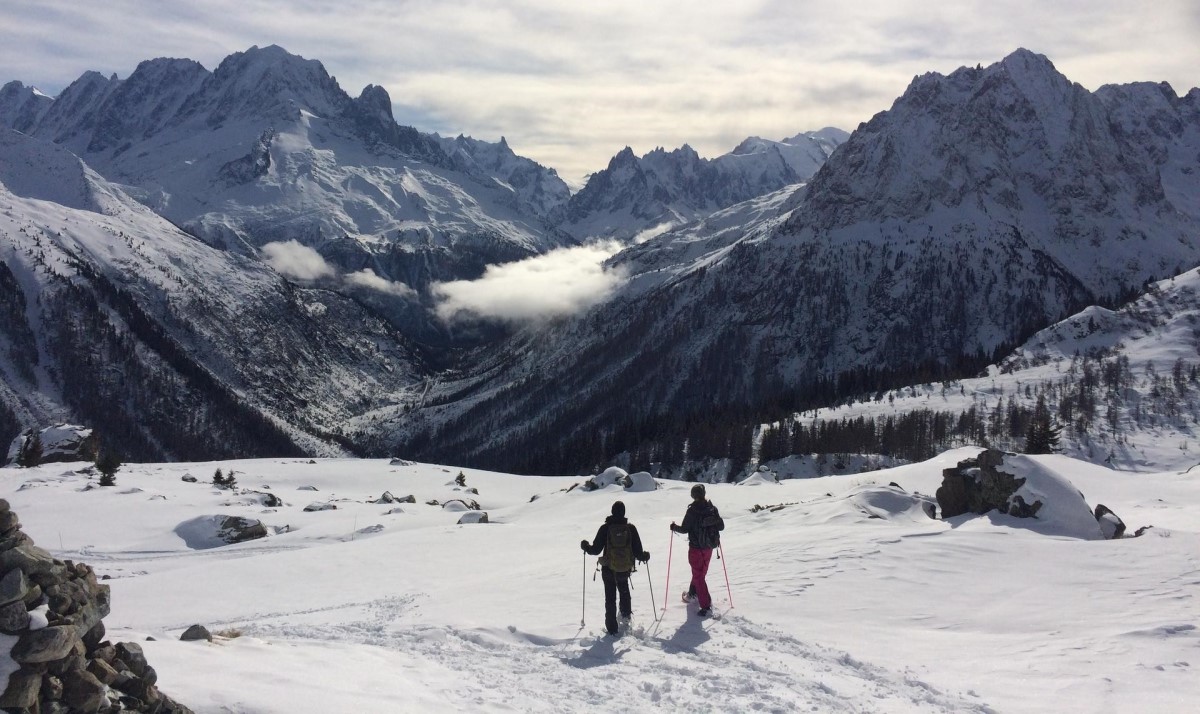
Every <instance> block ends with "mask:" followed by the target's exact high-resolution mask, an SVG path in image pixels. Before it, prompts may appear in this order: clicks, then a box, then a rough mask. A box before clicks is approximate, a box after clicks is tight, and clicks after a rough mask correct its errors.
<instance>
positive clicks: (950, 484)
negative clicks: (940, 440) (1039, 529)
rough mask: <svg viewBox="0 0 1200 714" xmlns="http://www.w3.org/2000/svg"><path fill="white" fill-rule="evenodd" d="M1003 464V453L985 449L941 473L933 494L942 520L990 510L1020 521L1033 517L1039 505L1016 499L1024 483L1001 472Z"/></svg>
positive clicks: (1039, 502)
mask: <svg viewBox="0 0 1200 714" xmlns="http://www.w3.org/2000/svg"><path fill="white" fill-rule="evenodd" d="M1003 464H1004V452H1002V451H997V450H995V449H987V450H985V451H983V452H981V453H980V454H979V456H977V457H975V458H973V459H964V460H962V461H960V462H958V466H956V467H954V468H950V469H945V470H943V471H942V485H941V486H940V487H938V490H937V494H936V495H937V501H938V507H939V508H940V509H941V511H942V518H953V517H955V516H960V515H962V514H964V513H987V512H988V511H991V510H998V511H1000V512H1001V513H1007V514H1009V515H1012V516H1017V517H1020V518H1031V517H1033V516H1034V515H1036V514H1037V512H1038V509H1040V508H1041V507H1042V502H1041V501H1034V502H1033V503H1025V500H1024V499H1023V498H1021V497H1020V496H1017V495H1016V493H1017V491H1018V490H1019V489H1020V488H1021V486H1023V485H1024V484H1025V479H1022V478H1017V477H1016V476H1013V475H1012V474H1009V473H1005V472H1003V471H1001V470H1000V466H1002V465H1003Z"/></svg>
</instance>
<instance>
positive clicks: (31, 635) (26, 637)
mask: <svg viewBox="0 0 1200 714" xmlns="http://www.w3.org/2000/svg"><path fill="white" fill-rule="evenodd" d="M78 641H79V637H78V636H77V635H76V634H75V628H74V627H65V626H58V627H44V628H42V629H40V630H32V631H30V632H26V633H25V634H23V635H21V639H19V640H17V644H15V645H13V648H12V658H13V659H15V660H16V661H18V662H20V663H22V664H31V663H36V662H53V661H55V660H60V659H63V658H64V657H66V656H67V655H68V654H70V652H71V648H72V647H74V646H75V643H76V642H78Z"/></svg>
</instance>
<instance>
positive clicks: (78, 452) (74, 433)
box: [5, 424, 98, 465]
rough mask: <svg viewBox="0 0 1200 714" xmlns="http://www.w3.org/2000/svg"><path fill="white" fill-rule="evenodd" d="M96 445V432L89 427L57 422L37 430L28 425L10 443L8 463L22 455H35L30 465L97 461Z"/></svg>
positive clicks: (13, 461) (17, 460)
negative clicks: (26, 428)
mask: <svg viewBox="0 0 1200 714" xmlns="http://www.w3.org/2000/svg"><path fill="white" fill-rule="evenodd" d="M97 446H98V441H97V439H96V436H95V434H94V432H93V431H92V430H91V429H88V428H87V427H83V426H76V425H74V424H57V425H55V426H51V427H47V428H45V429H42V430H41V431H38V432H34V431H33V430H32V429H29V430H26V431H25V432H24V433H23V434H20V435H18V436H17V438H15V439H13V440H12V443H11V444H9V447H8V459H7V461H6V462H5V463H19V462H20V460H22V456H23V455H24V456H25V457H28V458H32V460H33V461H34V462H35V463H33V464H31V465H36V464H49V463H59V462H67V461H94V460H95V459H96V450H97ZM35 451H36V452H38V453H36V454H34V452H35Z"/></svg>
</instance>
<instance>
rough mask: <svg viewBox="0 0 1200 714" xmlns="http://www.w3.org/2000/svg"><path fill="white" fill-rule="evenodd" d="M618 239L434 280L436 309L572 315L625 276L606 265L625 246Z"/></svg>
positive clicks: (530, 316)
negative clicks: (475, 274) (474, 275)
mask: <svg viewBox="0 0 1200 714" xmlns="http://www.w3.org/2000/svg"><path fill="white" fill-rule="evenodd" d="M620 248H621V245H620V244H619V243H617V242H615V241H613V242H603V243H594V244H590V245H586V246H579V247H575V248H560V249H559V250H554V251H551V252H549V253H546V254H545V255H539V256H536V257H533V258H529V259H528V260H522V261H518V262H515V263H505V264H503V265H490V266H488V267H487V269H486V270H485V271H484V274H483V277H481V278H479V279H478V280H456V281H454V282H449V283H435V284H434V285H433V287H432V292H433V294H434V296H435V297H436V298H437V299H438V300H439V304H438V307H437V314H438V316H439V317H440V318H442V319H443V320H446V321H451V320H454V319H456V318H459V317H475V318H484V319H492V320H502V321H506V322H529V321H538V320H545V319H548V318H553V317H560V316H563V315H571V314H574V313H577V312H580V311H581V310H585V309H587V308H589V307H591V306H593V305H596V304H597V303H600V302H602V301H603V300H605V299H606V298H608V296H609V295H611V294H612V292H613V291H614V290H615V289H616V288H617V287H618V286H619V285H620V284H621V283H622V282H623V281H624V278H625V276H624V274H623V273H622V272H620V271H616V270H606V269H605V268H604V266H603V263H604V261H605V260H607V259H608V258H609V257H611V256H612V255H613V254H614V253H616V252H617V251H618V250H620Z"/></svg>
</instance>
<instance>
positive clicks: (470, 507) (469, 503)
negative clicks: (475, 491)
mask: <svg viewBox="0 0 1200 714" xmlns="http://www.w3.org/2000/svg"><path fill="white" fill-rule="evenodd" d="M442 510H446V511H459V512H461V511H478V510H480V508H479V502H478V501H474V500H471V499H462V498H455V499H451V500H449V501H446V502H445V503H443V504H442Z"/></svg>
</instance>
